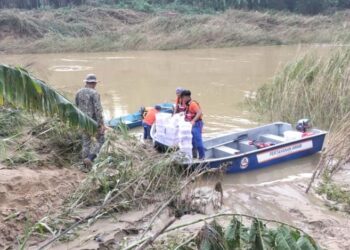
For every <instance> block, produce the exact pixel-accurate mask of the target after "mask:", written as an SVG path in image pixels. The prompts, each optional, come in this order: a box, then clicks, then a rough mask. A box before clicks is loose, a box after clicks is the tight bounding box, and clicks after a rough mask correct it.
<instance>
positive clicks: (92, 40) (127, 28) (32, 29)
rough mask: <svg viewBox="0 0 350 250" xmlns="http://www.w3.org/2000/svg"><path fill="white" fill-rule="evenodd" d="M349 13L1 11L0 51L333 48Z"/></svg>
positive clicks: (98, 9)
mask: <svg viewBox="0 0 350 250" xmlns="http://www.w3.org/2000/svg"><path fill="white" fill-rule="evenodd" d="M349 24H350V11H343V12H337V13H335V14H332V15H329V16H327V15H317V16H312V17H310V16H303V15H296V14H289V13H285V12H273V13H272V12H256V11H254V12H253V11H251V12H249V11H240V10H228V11H226V12H224V13H219V14H215V15H207V14H202V15H198V14H196V15H190V14H179V13H173V12H161V13H155V14H149V13H144V12H136V11H133V10H126V9H116V8H113V7H112V8H105V7H96V8H93V7H86V6H85V7H84V6H82V7H75V8H71V9H52V10H31V11H23V10H0V52H1V51H2V52H3V53H44V52H56V53H57V52H73V51H77V52H92V51H116V50H155V49H161V50H170V49H185V48H208V47H210V48H212V47H232V46H237V45H253V44H258V45H276V44H295V43H333V42H334V41H335V40H340V41H343V40H346V38H347V37H348V36H349V29H348V27H349Z"/></svg>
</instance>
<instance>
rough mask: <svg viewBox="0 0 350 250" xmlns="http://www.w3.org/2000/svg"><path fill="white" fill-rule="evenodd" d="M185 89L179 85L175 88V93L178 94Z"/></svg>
mask: <svg viewBox="0 0 350 250" xmlns="http://www.w3.org/2000/svg"><path fill="white" fill-rule="evenodd" d="M184 90H185V89H184V88H181V87H177V88H176V94H177V95H180V94H181V92H182V91H184Z"/></svg>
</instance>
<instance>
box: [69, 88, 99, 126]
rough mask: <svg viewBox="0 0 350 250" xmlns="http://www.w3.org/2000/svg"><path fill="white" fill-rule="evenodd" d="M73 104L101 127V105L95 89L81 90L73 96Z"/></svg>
mask: <svg viewBox="0 0 350 250" xmlns="http://www.w3.org/2000/svg"><path fill="white" fill-rule="evenodd" d="M75 104H76V105H77V106H78V108H79V109H80V110H81V111H83V112H84V113H85V114H87V115H88V116H90V117H91V118H92V119H93V120H95V121H96V122H97V124H98V125H99V126H100V125H103V115H102V112H103V110H102V105H101V101H100V95H99V93H97V91H96V90H95V89H92V88H86V87H85V88H82V89H80V90H79V91H78V92H77V94H76V95H75Z"/></svg>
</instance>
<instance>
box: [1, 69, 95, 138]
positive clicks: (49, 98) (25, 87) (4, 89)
mask: <svg viewBox="0 0 350 250" xmlns="http://www.w3.org/2000/svg"><path fill="white" fill-rule="evenodd" d="M4 102H5V103H9V104H11V105H13V106H15V107H18V108H21V109H24V110H27V111H29V112H38V113H40V114H43V115H45V116H48V117H58V118H60V119H61V120H62V121H63V122H66V123H67V124H68V125H70V126H73V127H77V128H80V129H83V130H85V131H87V132H88V133H91V134H92V133H94V132H95V131H96V130H97V124H96V122H95V121H94V120H92V119H91V118H90V117H89V116H87V115H86V114H84V113H83V112H82V111H80V110H79V109H78V108H77V107H76V106H75V105H74V104H72V103H71V102H70V101H69V100H68V99H67V98H65V97H64V96H63V95H61V94H60V93H58V92H57V91H55V90H54V89H53V88H51V87H49V86H48V85H47V84H46V83H45V82H43V81H41V80H39V79H37V78H35V77H34V76H32V75H31V74H30V73H29V72H28V71H27V70H25V69H23V68H20V67H11V66H8V65H4V64H0V105H2V104H3V103H4Z"/></svg>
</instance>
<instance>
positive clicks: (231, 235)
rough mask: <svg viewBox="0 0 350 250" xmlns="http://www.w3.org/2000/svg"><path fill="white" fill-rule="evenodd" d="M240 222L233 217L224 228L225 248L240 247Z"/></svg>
mask: <svg viewBox="0 0 350 250" xmlns="http://www.w3.org/2000/svg"><path fill="white" fill-rule="evenodd" d="M242 226H243V225H242V223H241V222H240V221H239V220H237V218H236V217H233V218H232V220H231V222H230V224H229V225H228V227H227V228H226V230H225V236H224V237H225V242H226V244H227V249H241V227H242Z"/></svg>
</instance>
